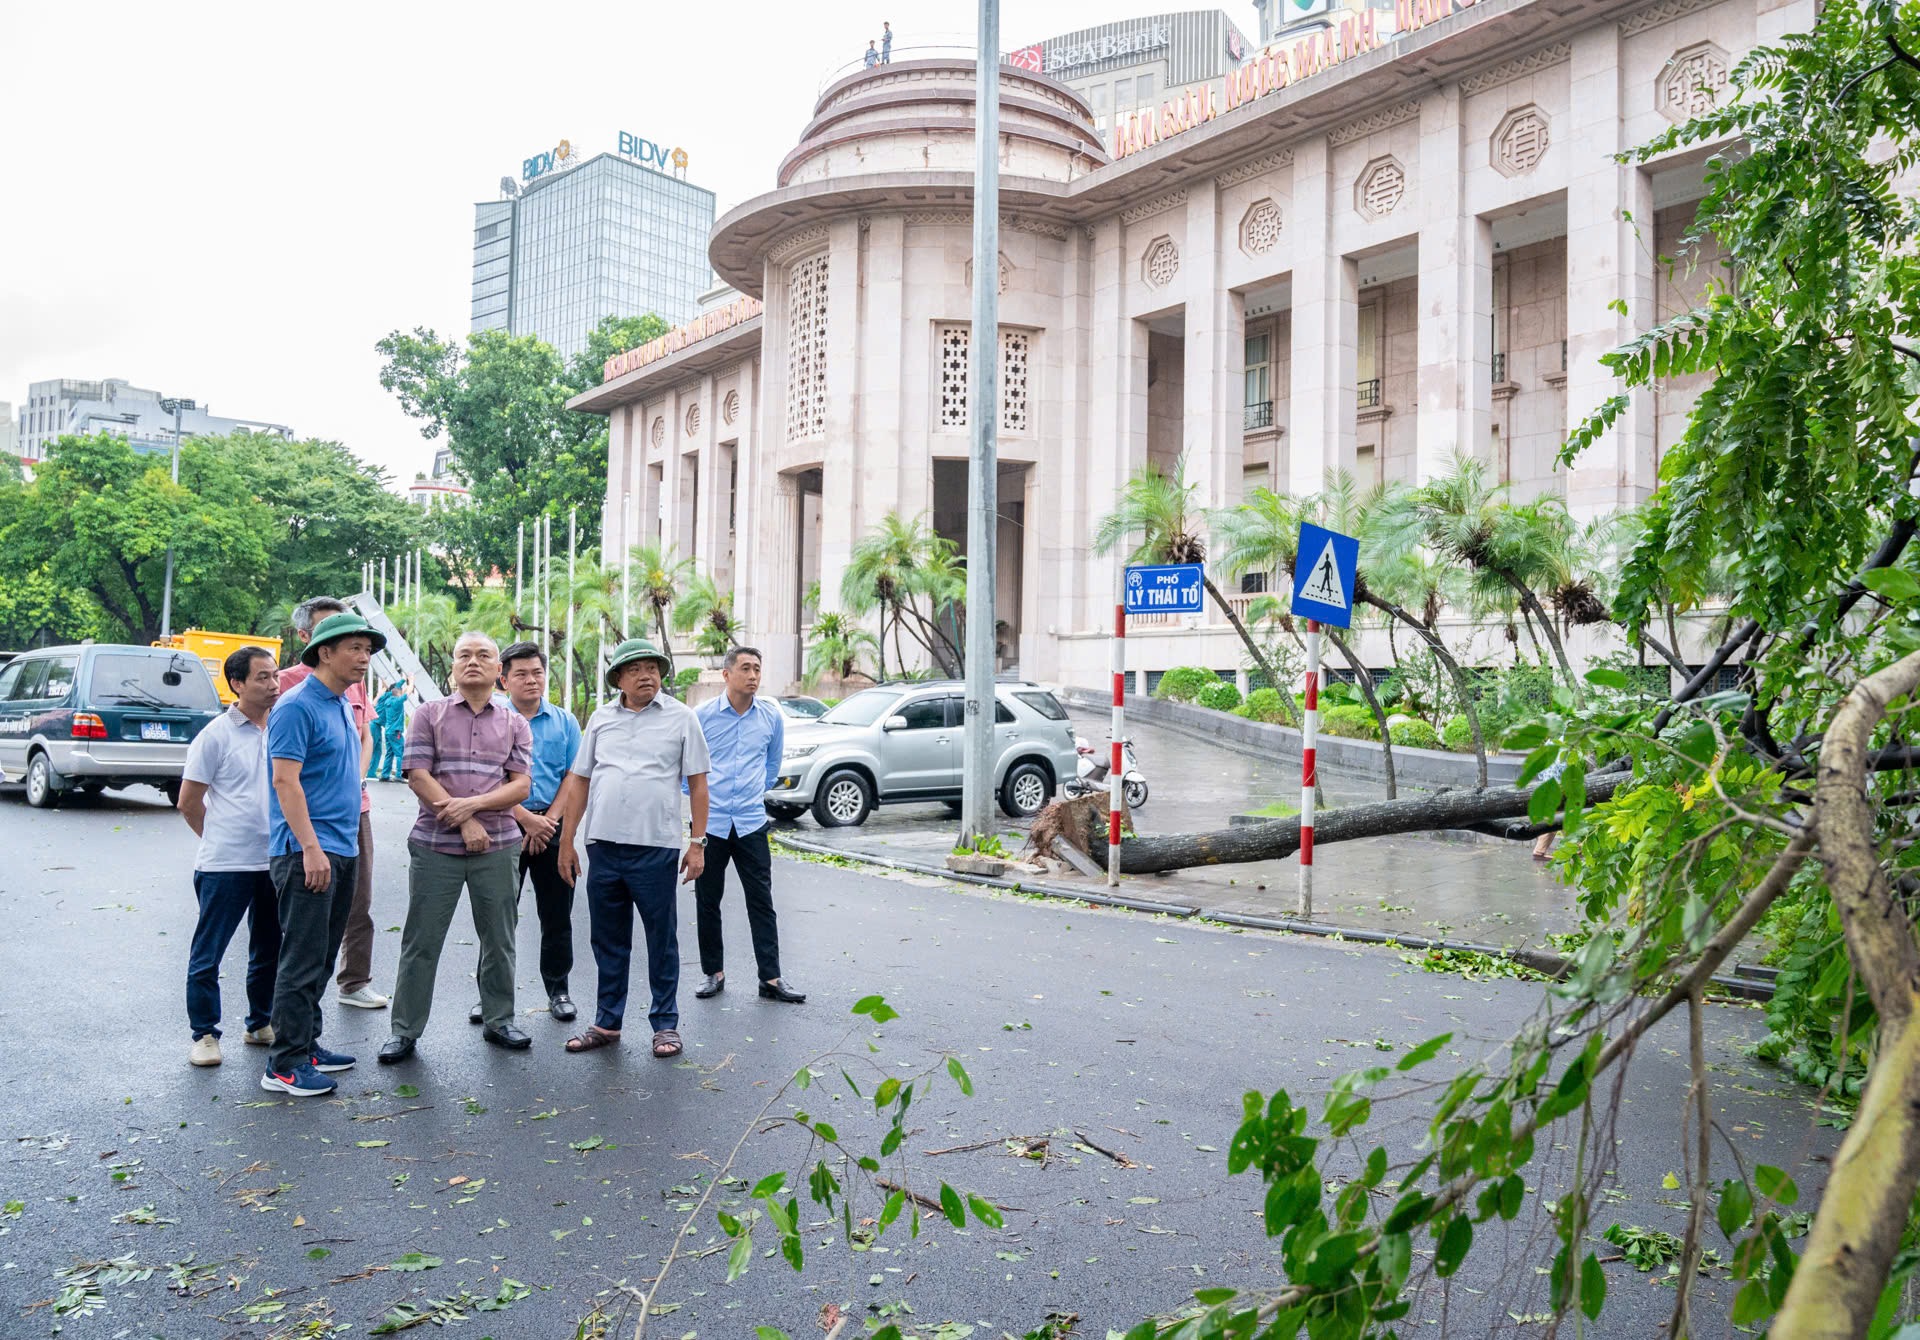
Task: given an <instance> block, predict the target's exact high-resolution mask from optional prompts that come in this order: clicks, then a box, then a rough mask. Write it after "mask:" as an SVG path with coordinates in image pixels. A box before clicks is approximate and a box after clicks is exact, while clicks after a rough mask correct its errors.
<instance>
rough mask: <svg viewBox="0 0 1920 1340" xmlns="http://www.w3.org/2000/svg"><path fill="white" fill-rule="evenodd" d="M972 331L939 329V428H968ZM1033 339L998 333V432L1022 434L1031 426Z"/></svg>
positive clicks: (1013, 332) (1012, 332)
mask: <svg viewBox="0 0 1920 1340" xmlns="http://www.w3.org/2000/svg"><path fill="white" fill-rule="evenodd" d="M972 336H973V331H972V329H971V328H970V327H968V326H942V327H941V328H940V420H939V426H940V427H942V428H955V429H958V428H965V427H966V426H967V422H968V420H967V393H968V389H969V378H968V375H967V374H968V365H969V359H970V358H971V356H972V349H973V343H972ZM1032 353H1033V336H1032V335H1031V334H1029V333H1028V332H1026V331H1024V330H1003V331H1001V332H1000V430H1001V431H1002V432H1007V433H1024V432H1026V431H1027V428H1028V426H1029V424H1030V423H1031V422H1032V414H1031V409H1030V405H1031V397H1030V389H1031V388H1030V385H1029V382H1030V378H1029V368H1030V366H1031V356H1032Z"/></svg>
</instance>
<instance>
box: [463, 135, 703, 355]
mask: <svg viewBox="0 0 1920 1340" xmlns="http://www.w3.org/2000/svg"><path fill="white" fill-rule="evenodd" d="M713 206H714V198H713V192H711V191H708V190H704V189H702V188H701V187H698V186H695V185H693V184H692V183H690V182H687V181H684V180H682V179H681V178H678V177H673V176H669V175H668V174H666V173H664V172H657V171H655V170H654V169H652V168H648V167H642V166H641V165H640V164H638V163H635V162H633V161H632V160H630V159H626V158H621V157H618V156H616V155H614V154H600V155H598V156H597V157H594V158H590V159H588V160H587V161H586V162H584V163H582V164H581V165H580V166H579V167H577V168H572V169H570V170H566V171H561V172H555V173H551V174H549V175H547V176H544V177H540V178H537V179H535V180H534V181H533V182H531V183H529V184H528V185H527V186H526V188H525V189H524V190H522V191H521V192H520V194H519V195H518V196H517V197H513V198H509V199H506V200H489V201H483V202H482V203H480V204H477V205H475V206H474V207H473V215H474V217H473V226H474V233H473V312H472V323H471V326H470V329H472V330H473V331H476V332H477V331H482V330H505V331H510V332H511V333H513V334H515V335H538V336H539V337H540V338H541V339H543V340H545V341H546V342H547V343H548V344H551V345H552V346H553V347H554V348H555V349H558V350H559V351H560V354H561V356H562V357H563V358H569V357H572V356H573V355H574V354H576V353H578V352H579V351H580V350H582V349H584V348H585V347H586V343H587V334H588V332H590V331H591V330H592V329H593V328H594V327H595V326H596V325H598V324H599V322H600V318H602V317H604V316H644V315H645V314H647V313H648V312H652V313H654V314H655V315H657V316H659V317H660V318H661V319H662V320H663V321H665V322H666V323H667V324H668V325H669V326H677V325H679V324H681V323H682V322H685V321H687V320H690V319H691V318H692V317H693V316H694V314H695V313H696V312H697V311H698V309H699V297H700V294H702V293H703V292H705V291H706V290H707V289H708V288H709V287H711V286H712V283H713V270H712V267H711V266H709V265H708V263H707V235H708V234H709V233H710V232H712V230H713V212H714V209H713Z"/></svg>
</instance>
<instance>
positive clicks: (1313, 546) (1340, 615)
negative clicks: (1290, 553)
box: [1293, 521, 1360, 628]
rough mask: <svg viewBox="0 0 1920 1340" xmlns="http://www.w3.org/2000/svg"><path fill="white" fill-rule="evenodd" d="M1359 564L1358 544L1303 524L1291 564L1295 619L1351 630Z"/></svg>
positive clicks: (1346, 536)
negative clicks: (1356, 574)
mask: <svg viewBox="0 0 1920 1340" xmlns="http://www.w3.org/2000/svg"><path fill="white" fill-rule="evenodd" d="M1359 565H1360V541H1358V540H1356V539H1354V538H1353V536H1351V535H1342V534H1340V533H1339V532H1338V531H1331V530H1325V529H1323V528H1321V527H1319V526H1316V525H1314V524H1313V523H1312V522H1310V521H1302V522H1301V523H1300V543H1299V546H1298V547H1297V549H1296V550H1295V553H1294V561H1293V613H1294V614H1295V616H1297V617H1299V618H1303V619H1317V620H1319V621H1320V622H1321V623H1324V624H1332V625H1333V626H1334V627H1335V628H1348V627H1351V626H1352V624H1353V592H1354V586H1355V573H1356V569H1358V567H1359Z"/></svg>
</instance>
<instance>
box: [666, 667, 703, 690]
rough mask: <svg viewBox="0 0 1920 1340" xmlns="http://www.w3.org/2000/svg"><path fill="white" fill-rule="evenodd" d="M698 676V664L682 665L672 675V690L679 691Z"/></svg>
mask: <svg viewBox="0 0 1920 1340" xmlns="http://www.w3.org/2000/svg"><path fill="white" fill-rule="evenodd" d="M699 678H700V667H699V666H697V665H689V666H684V667H682V668H681V669H680V670H679V671H678V672H677V673H675V675H674V677H673V688H674V691H675V692H676V693H678V692H680V691H681V690H683V689H685V688H686V687H687V685H689V684H691V683H693V682H694V681H695V680H697V679H699Z"/></svg>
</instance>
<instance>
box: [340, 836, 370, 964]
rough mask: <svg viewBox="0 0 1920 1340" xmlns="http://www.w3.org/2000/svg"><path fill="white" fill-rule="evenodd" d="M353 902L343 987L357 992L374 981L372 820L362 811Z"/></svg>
mask: <svg viewBox="0 0 1920 1340" xmlns="http://www.w3.org/2000/svg"><path fill="white" fill-rule="evenodd" d="M352 883H353V905H352V906H351V907H350V908H348V909H347V933H346V935H345V937H344V939H343V940H342V941H341V943H340V946H339V947H340V989H341V990H342V991H358V990H359V989H360V988H361V987H363V986H365V985H366V984H367V983H368V982H371V981H372V980H373V823H372V816H371V815H369V814H368V813H367V812H366V811H365V810H361V811H360V855H359V856H357V857H355V858H354V862H353V879H352Z"/></svg>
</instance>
